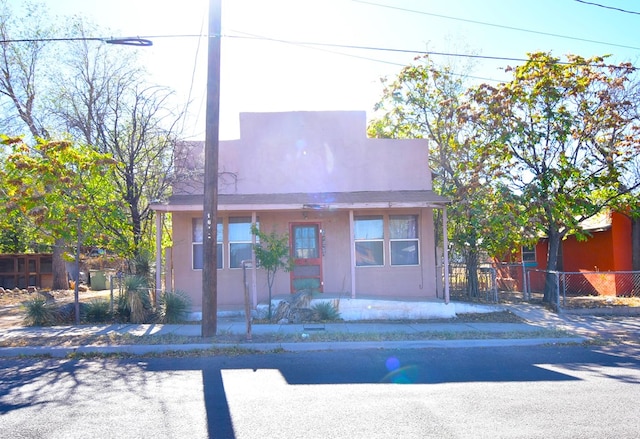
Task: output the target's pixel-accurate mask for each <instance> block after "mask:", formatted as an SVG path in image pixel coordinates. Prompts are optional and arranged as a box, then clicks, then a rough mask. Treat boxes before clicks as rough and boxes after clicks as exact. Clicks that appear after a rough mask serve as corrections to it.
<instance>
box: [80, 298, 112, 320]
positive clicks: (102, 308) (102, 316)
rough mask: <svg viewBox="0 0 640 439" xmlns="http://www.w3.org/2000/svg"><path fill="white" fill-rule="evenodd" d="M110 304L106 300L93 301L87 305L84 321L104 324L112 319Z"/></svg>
mask: <svg viewBox="0 0 640 439" xmlns="http://www.w3.org/2000/svg"><path fill="white" fill-rule="evenodd" d="M109 308H110V305H109V302H108V301H106V300H104V299H93V300H92V301H90V302H89V303H88V304H87V305H86V309H85V311H84V319H85V321H87V322H89V323H103V322H107V321H109V320H110V318H111V310H110V309H109Z"/></svg>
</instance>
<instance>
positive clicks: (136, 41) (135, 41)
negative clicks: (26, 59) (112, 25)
mask: <svg viewBox="0 0 640 439" xmlns="http://www.w3.org/2000/svg"><path fill="white" fill-rule="evenodd" d="M65 41H100V42H102V43H107V44H118V45H121V46H145V47H146V46H152V45H153V41H151V40H149V39H145V38H140V37H120V38H113V37H109V38H92V37H69V38H21V39H16V40H0V44H4V43H46V42H50V43H53V42H65Z"/></svg>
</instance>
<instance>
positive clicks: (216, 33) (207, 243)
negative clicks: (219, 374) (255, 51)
mask: <svg viewBox="0 0 640 439" xmlns="http://www.w3.org/2000/svg"><path fill="white" fill-rule="evenodd" d="M221 2H222V0H209V35H208V36H209V38H208V45H207V46H208V49H209V50H208V67H207V116H206V129H205V142H204V204H203V208H204V209H203V210H204V211H203V217H202V218H203V222H202V224H203V228H204V237H203V241H204V249H203V250H204V251H203V256H202V257H203V266H202V336H203V337H212V336H214V335H216V331H217V324H218V269H217V266H218V264H217V258H218V256H217V252H216V249H217V247H218V233H217V230H218V143H219V132H220V39H221V36H220V34H221V30H222V26H221V9H222V8H221Z"/></svg>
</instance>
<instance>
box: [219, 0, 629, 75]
mask: <svg viewBox="0 0 640 439" xmlns="http://www.w3.org/2000/svg"><path fill="white" fill-rule="evenodd" d="M354 1H356V0H354ZM222 36H223V37H227V38H244V39H256V40H266V41H274V42H279V43H287V44H295V45H300V46H323V47H336V48H341V49H354V50H372V51H381V52H396V53H410V54H418V55H433V56H451V57H460V58H472V59H481V60H485V61H486V60H491V61H513V62H532V61H533V60H531V59H528V58H512V57H504V56H489V55H474V54H469V53H451V52H436V51H431V50H415V49H396V48H390V47H375V46H358V45H351V44H337V43H321V42H314V41H292V40H282V39H278V38H269V37H253V36H242V35H222ZM540 62H542V61H540ZM554 64H560V65H575V66H584V67H588V66H591V67H607V68H613V69H619V68H627V67H620V66H616V65H613V64H608V65H598V64H588V63H582V64H581V63H575V62H569V61H555V62H554ZM631 68H632V69H633V70H637V68H636V67H631Z"/></svg>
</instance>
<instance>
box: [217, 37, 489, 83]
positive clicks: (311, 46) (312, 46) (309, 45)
mask: <svg viewBox="0 0 640 439" xmlns="http://www.w3.org/2000/svg"><path fill="white" fill-rule="evenodd" d="M232 32H236V33H239V34H242V35H223V36H226V37H228V38H243V36H246V38H249V39H257V40H265V41H271V42H277V43H282V44H290V45H295V46H299V47H304V48H308V49H313V50H319V51H322V52H326V53H332V54H336V55H341V56H346V57H350V58H355V59H362V60H366V61H373V62H379V63H383V64H389V65H394V66H398V67H406V65H407V64H406V63H398V62H393V61H387V60H381V59H377V58H371V57H367V56H360V55H354V54H351V53H345V52H338V51H335V50H329V49H323V48H321V47H319V46H322V45H324V44H320V43H306V42H296V41H287V40H280V39H276V38H269V37H265V36H262V35H256V34H251V33H248V32H242V31H237V30H232ZM329 46H330V45H329ZM338 47H340V46H339V45H338ZM341 48H344V47H341ZM347 48H353V47H350V46H349V47H347ZM371 49H372V50H373V48H371ZM409 53H416V54H425V51H415V52H409ZM434 71H436V72H438V73H444V72H442V71H438V70H435V69H434ZM448 73H449V74H451V75H453V76H460V77H464V78H469V79H479V80H482V81H491V82H501V81H500V80H499V79H493V78H485V77H480V76H473V75H467V74H463V73H455V72H448Z"/></svg>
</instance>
